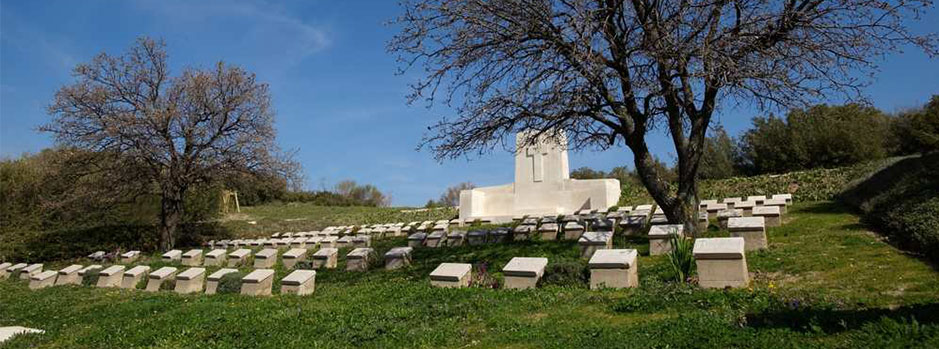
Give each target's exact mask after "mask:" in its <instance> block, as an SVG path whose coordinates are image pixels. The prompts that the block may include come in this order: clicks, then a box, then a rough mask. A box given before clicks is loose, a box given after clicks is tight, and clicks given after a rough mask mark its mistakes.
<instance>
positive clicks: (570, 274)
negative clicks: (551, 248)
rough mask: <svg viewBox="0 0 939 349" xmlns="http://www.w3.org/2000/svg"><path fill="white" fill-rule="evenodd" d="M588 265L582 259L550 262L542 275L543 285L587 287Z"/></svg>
mask: <svg viewBox="0 0 939 349" xmlns="http://www.w3.org/2000/svg"><path fill="white" fill-rule="evenodd" d="M587 273H588V270H587V265H586V264H585V263H584V262H582V261H576V262H558V263H553V264H548V266H547V267H545V270H544V275H543V276H542V277H541V284H542V285H545V286H547V285H555V286H566V287H587V280H589V278H590V276H589V275H588V274H587Z"/></svg>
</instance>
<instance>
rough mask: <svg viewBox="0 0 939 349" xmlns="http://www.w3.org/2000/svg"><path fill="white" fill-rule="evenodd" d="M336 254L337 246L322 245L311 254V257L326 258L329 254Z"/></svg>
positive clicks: (337, 252) (337, 251)
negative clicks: (322, 246)
mask: <svg viewBox="0 0 939 349" xmlns="http://www.w3.org/2000/svg"><path fill="white" fill-rule="evenodd" d="M337 254H339V249H338V248H331V247H324V248H321V249H319V251H316V253H314V254H313V259H327V258H329V257H330V256H335V255H337Z"/></svg>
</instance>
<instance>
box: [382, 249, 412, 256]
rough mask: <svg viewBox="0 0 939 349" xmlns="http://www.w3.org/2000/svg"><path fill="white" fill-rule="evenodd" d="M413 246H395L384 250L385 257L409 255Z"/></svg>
mask: <svg viewBox="0 0 939 349" xmlns="http://www.w3.org/2000/svg"><path fill="white" fill-rule="evenodd" d="M413 251H414V248H413V247H395V248H392V249H391V250H388V252H385V258H402V257H407V256H409V255H411V252H413Z"/></svg>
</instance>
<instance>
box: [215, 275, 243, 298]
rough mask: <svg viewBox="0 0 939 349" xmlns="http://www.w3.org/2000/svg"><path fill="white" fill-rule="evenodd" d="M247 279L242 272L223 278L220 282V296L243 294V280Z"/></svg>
mask: <svg viewBox="0 0 939 349" xmlns="http://www.w3.org/2000/svg"><path fill="white" fill-rule="evenodd" d="M244 277H245V274H244V273H242V272H234V273H228V274H225V275H224V276H222V278H221V279H219V281H218V289H217V290H216V292H217V293H219V294H239V293H241V279H243V278H244Z"/></svg>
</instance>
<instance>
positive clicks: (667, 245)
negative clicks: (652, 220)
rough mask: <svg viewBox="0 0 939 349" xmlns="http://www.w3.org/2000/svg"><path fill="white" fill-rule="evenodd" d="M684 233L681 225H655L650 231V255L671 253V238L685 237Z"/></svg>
mask: <svg viewBox="0 0 939 349" xmlns="http://www.w3.org/2000/svg"><path fill="white" fill-rule="evenodd" d="M684 231H685V227H684V226H682V225H681V224H664V225H653V226H652V227H651V228H650V229H649V254H650V255H652V256H657V255H662V254H666V253H669V252H671V251H672V242H671V241H670V240H671V238H672V237H673V236H679V237H681V236H684Z"/></svg>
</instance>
